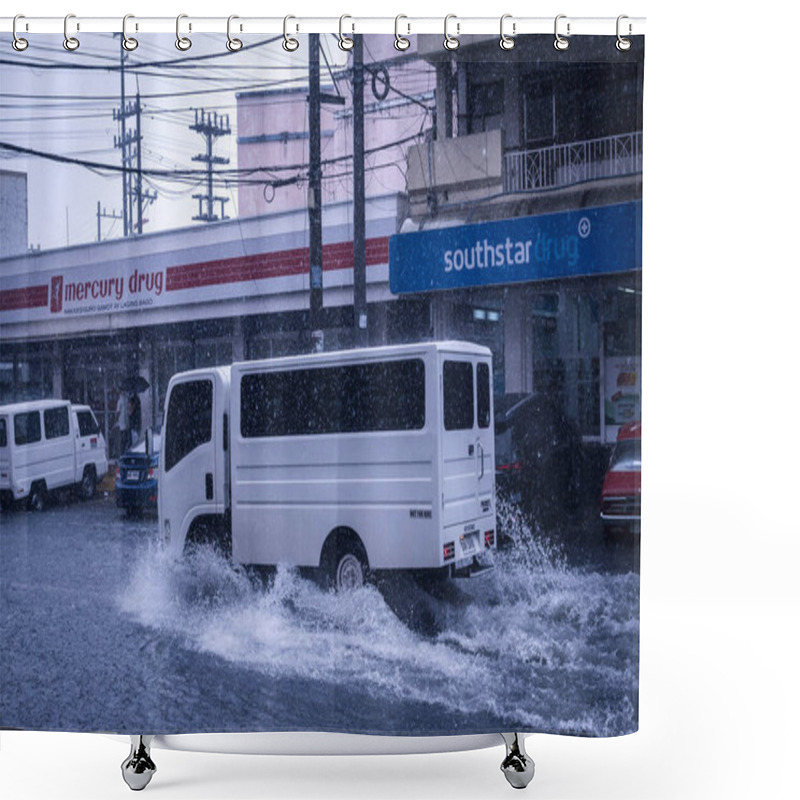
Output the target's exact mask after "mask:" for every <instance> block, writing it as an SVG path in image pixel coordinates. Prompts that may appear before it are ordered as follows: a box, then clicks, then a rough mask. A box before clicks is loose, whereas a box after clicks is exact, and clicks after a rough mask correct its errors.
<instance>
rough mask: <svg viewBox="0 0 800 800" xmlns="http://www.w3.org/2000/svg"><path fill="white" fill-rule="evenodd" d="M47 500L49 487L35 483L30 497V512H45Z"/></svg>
mask: <svg viewBox="0 0 800 800" xmlns="http://www.w3.org/2000/svg"><path fill="white" fill-rule="evenodd" d="M46 500H47V487H46V486H45V485H44V484H42V483H35V484H34V485H33V486H31V493H30V494H29V495H28V509H29V510H30V511H44V506H45V501H46Z"/></svg>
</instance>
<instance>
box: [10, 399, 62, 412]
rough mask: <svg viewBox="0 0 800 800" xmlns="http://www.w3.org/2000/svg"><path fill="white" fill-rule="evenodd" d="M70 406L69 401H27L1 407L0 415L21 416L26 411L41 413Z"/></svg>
mask: <svg viewBox="0 0 800 800" xmlns="http://www.w3.org/2000/svg"><path fill="white" fill-rule="evenodd" d="M67 405H70V402H69V400H27V401H25V402H22V403H11V404H10V405H7V406H0V414H20V413H23V412H25V411H41V410H43V409H48V408H58V407H59V406H67Z"/></svg>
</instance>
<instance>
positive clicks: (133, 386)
mask: <svg viewBox="0 0 800 800" xmlns="http://www.w3.org/2000/svg"><path fill="white" fill-rule="evenodd" d="M149 388H150V384H149V383H148V382H147V381H146V380H145V379H144V378H143V377H142V376H141V375H132V376H131V377H129V378H126V379H125V380H124V381H123V382H122V391H123V392H133V393H134V394H139V393H140V392H146V391H147V390H148V389H149Z"/></svg>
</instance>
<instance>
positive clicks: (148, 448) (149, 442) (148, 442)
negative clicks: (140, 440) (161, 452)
mask: <svg viewBox="0 0 800 800" xmlns="http://www.w3.org/2000/svg"><path fill="white" fill-rule="evenodd" d="M144 448H145V452H146V453H147V457H148V458H150V456H152V455H153V429H152V428H148V429H147V430H146V431H145V432H144Z"/></svg>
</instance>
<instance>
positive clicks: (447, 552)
mask: <svg viewBox="0 0 800 800" xmlns="http://www.w3.org/2000/svg"><path fill="white" fill-rule="evenodd" d="M443 555H444V560H445V561H447V560H448V559H451V558H455V557H456V543H455V542H448V543H447V544H446V545H445V546H444V552H443Z"/></svg>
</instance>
